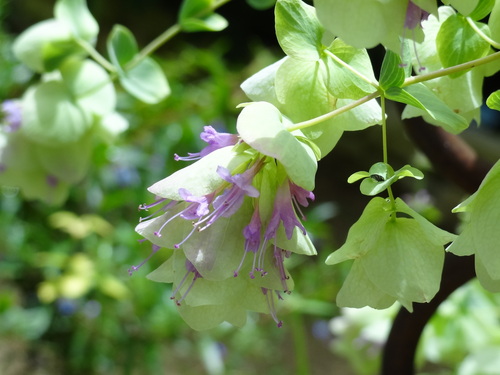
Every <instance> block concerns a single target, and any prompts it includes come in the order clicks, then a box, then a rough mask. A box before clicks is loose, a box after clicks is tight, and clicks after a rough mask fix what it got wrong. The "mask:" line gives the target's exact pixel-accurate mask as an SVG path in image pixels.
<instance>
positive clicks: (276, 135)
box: [236, 102, 318, 191]
mask: <svg viewBox="0 0 500 375" xmlns="http://www.w3.org/2000/svg"><path fill="white" fill-rule="evenodd" d="M291 125H292V124H291V122H290V121H287V120H286V119H285V118H284V117H283V116H282V115H281V113H280V112H279V111H278V109H277V108H276V107H274V106H273V105H272V104H270V103H266V102H255V103H251V104H249V105H248V106H245V108H243V110H242V111H241V113H240V115H239V116H238V120H237V122H236V128H237V130H238V133H239V135H240V137H241V139H242V140H243V141H245V143H247V144H248V145H250V146H251V147H252V148H254V149H255V150H257V151H259V152H260V153H262V154H264V155H267V156H271V157H273V158H275V159H276V160H278V161H279V162H280V163H281V164H283V166H284V167H285V170H286V173H287V175H288V176H289V177H290V179H291V180H292V182H293V183H295V184H296V185H298V186H300V187H302V188H304V189H306V190H310V191H312V190H313V189H314V177H315V175H316V170H317V168H318V163H317V161H316V156H315V155H314V153H313V151H312V150H311V148H310V147H309V146H307V145H305V144H304V143H302V142H300V141H298V140H297V139H296V138H295V136H294V135H292V134H291V133H290V132H289V131H288V130H287V127H289V126H291Z"/></svg>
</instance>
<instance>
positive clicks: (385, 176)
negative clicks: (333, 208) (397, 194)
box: [347, 162, 424, 196]
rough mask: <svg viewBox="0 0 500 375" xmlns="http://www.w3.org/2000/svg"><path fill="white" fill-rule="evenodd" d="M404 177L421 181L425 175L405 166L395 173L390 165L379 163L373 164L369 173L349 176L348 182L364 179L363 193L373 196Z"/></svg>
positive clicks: (361, 172) (357, 173) (362, 172)
mask: <svg viewBox="0 0 500 375" xmlns="http://www.w3.org/2000/svg"><path fill="white" fill-rule="evenodd" d="M404 177H413V178H415V179H417V180H421V179H422V178H424V175H423V173H422V172H421V171H420V170H418V169H417V168H414V167H411V166H409V165H405V166H404V167H402V168H400V169H398V170H397V171H395V172H394V169H392V167H391V166H390V165H389V164H386V163H382V162H379V163H376V164H373V165H372V166H371V168H370V171H369V172H366V171H360V172H356V173H353V174H352V175H351V176H349V178H348V180H347V182H348V183H350V184H352V183H353V182H356V181H358V180H361V179H363V181H362V182H361V185H360V187H359V188H360V190H361V193H362V194H364V195H369V196H372V195H377V194H379V193H381V192H383V191H384V190H386V189H387V188H388V187H389V186H391V185H392V184H393V183H395V182H396V181H398V180H400V179H402V178H404Z"/></svg>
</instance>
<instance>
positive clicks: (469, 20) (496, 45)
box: [465, 17, 500, 49]
mask: <svg viewBox="0 0 500 375" xmlns="http://www.w3.org/2000/svg"><path fill="white" fill-rule="evenodd" d="M465 19H466V20H467V23H468V24H469V26H470V27H472V29H473V30H474V31H475V32H476V33H477V35H479V36H480V37H481V38H482V39H483V40H484V41H486V42H488V43H489V44H490V45H491V46H492V47H493V48H496V49H500V43H498V42H495V41H494V40H493V39H491V38H490V37H489V36H488V35H486V34H485V33H483V32H482V31H481V29H480V28H479V27H477V25H476V23H475V22H474V20H473V19H472V18H470V17H466V18H465Z"/></svg>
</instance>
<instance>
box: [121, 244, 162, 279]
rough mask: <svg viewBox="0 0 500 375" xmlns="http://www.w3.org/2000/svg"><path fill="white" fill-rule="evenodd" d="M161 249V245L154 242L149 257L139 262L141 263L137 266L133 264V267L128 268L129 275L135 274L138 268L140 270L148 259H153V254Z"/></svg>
mask: <svg viewBox="0 0 500 375" xmlns="http://www.w3.org/2000/svg"><path fill="white" fill-rule="evenodd" d="M160 249H161V247H160V246H158V245H154V244H153V245H152V246H151V253H150V254H149V255H148V257H147V258H146V259H144V260H143V261H142V262H141V263H139V265H137V266H131V267H130V268H129V269H128V274H129V276H132V274H133V273H134V272H135V271H137V270H138V269H139V268H141V267H142V266H143V265H144V264H146V262H147V261H148V260H150V259H151V257H152V256H153V255H155V254H156V253H157V252H158V250H160Z"/></svg>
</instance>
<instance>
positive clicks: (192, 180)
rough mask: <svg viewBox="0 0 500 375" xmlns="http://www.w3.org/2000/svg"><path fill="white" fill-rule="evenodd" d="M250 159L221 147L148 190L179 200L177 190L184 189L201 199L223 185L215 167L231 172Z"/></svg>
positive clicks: (248, 155)
mask: <svg viewBox="0 0 500 375" xmlns="http://www.w3.org/2000/svg"><path fill="white" fill-rule="evenodd" d="M251 157H252V155H251V154H246V153H243V154H238V153H235V152H234V151H233V147H232V146H228V147H223V148H221V149H219V150H216V151H214V152H212V153H210V154H208V155H207V156H205V157H204V158H202V159H200V160H198V161H196V162H195V163H193V164H191V165H189V166H187V167H186V168H183V169H180V170H179V171H177V172H175V173H173V174H171V175H170V176H168V177H166V178H164V179H163V180H161V181H158V182H157V183H155V184H154V185H152V186H150V187H149V188H148V190H149V191H150V192H151V193H153V194H155V195H157V196H159V197H162V198H168V199H173V200H181V199H182V198H181V196H180V195H179V189H180V188H184V189H186V190H188V191H189V192H190V193H191V194H193V195H195V196H200V197H201V196H203V195H206V194H210V193H211V192H213V191H215V190H216V189H217V188H220V187H221V186H222V185H223V184H224V180H223V179H222V177H221V176H220V175H219V174H218V173H217V167H219V166H221V167H224V168H228V169H230V170H233V169H235V168H238V166H240V165H242V164H245V163H248V162H249V161H250V158H251Z"/></svg>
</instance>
